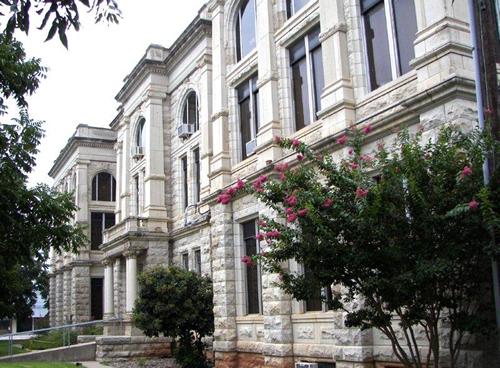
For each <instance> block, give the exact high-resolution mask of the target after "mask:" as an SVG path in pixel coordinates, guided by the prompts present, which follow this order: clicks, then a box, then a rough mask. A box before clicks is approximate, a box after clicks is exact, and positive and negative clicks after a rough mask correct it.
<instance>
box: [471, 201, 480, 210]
mask: <svg viewBox="0 0 500 368" xmlns="http://www.w3.org/2000/svg"><path fill="white" fill-rule="evenodd" d="M469 208H470V209H471V210H477V209H478V208H479V202H478V201H476V200H475V199H472V201H470V202H469Z"/></svg>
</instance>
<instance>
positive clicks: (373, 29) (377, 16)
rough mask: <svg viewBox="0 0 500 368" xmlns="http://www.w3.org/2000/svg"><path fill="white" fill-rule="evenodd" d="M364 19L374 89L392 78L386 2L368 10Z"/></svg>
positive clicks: (371, 83) (371, 81) (371, 84)
mask: <svg viewBox="0 0 500 368" xmlns="http://www.w3.org/2000/svg"><path fill="white" fill-rule="evenodd" d="M364 20H365V37H366V51H367V57H368V67H369V72H370V87H371V89H372V90H374V89H376V88H378V87H380V86H382V85H384V84H385V83H387V82H390V81H391V80H392V72H391V59H390V54H389V41H388V37H387V24H386V18H385V6H384V3H383V2H381V3H379V4H377V5H375V6H374V7H373V8H371V9H370V10H368V11H367V12H366V13H365V14H364Z"/></svg>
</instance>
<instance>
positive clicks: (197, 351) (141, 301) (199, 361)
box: [133, 267, 214, 368]
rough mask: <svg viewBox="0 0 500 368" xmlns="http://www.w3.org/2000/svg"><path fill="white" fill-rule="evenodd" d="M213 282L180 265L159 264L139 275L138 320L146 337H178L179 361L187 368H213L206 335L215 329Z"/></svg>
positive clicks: (137, 323) (176, 338)
mask: <svg viewBox="0 0 500 368" xmlns="http://www.w3.org/2000/svg"><path fill="white" fill-rule="evenodd" d="M212 299H213V292H212V282H211V280H210V279H209V278H207V277H205V276H199V275H197V274H196V273H194V272H191V271H186V270H183V269H180V268H177V267H169V268H164V267H157V268H153V269H151V270H148V271H145V272H144V273H142V274H141V275H140V276H139V295H138V298H137V300H136V304H135V308H134V316H133V319H134V323H135V325H136V326H137V327H138V328H140V329H141V330H143V332H144V334H146V336H150V337H151V336H159V335H160V334H163V335H165V336H169V337H171V338H172V339H174V342H173V352H174V357H175V359H176V361H177V363H178V364H179V365H180V366H181V367H185V368H188V367H189V368H204V367H209V366H210V365H209V363H208V362H207V360H206V357H205V354H204V348H205V343H204V342H203V340H202V339H203V338H204V337H205V336H211V335H212V334H213V331H214V314H213V300H212Z"/></svg>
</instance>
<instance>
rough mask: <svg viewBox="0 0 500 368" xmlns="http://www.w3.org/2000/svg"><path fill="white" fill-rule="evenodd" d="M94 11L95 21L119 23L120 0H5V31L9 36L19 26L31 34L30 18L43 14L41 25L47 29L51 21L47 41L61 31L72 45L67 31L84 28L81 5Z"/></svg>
mask: <svg viewBox="0 0 500 368" xmlns="http://www.w3.org/2000/svg"><path fill="white" fill-rule="evenodd" d="M82 8H83V9H85V10H87V11H88V12H93V13H94V15H95V21H96V22H100V21H101V20H106V21H107V22H109V23H118V20H119V17H120V15H121V12H120V9H119V8H118V3H117V1H116V0H92V1H90V0H51V1H46V0H1V1H0V16H6V17H8V20H7V22H6V24H5V29H4V30H3V32H4V34H5V35H6V36H7V38H8V39H10V38H11V36H12V35H13V33H14V30H16V29H19V30H20V31H22V32H25V33H26V34H28V32H29V29H30V18H32V17H33V16H34V14H33V13H35V14H36V16H40V17H41V20H40V24H39V26H38V29H44V28H45V27H46V26H47V24H49V23H51V26H50V28H49V31H48V33H47V39H46V41H48V40H50V39H52V38H53V37H54V35H55V34H56V32H57V34H58V36H59V40H60V41H61V43H62V44H63V45H64V46H65V47H68V38H67V36H66V31H67V30H70V29H71V28H74V29H75V30H76V31H78V30H79V29H80V12H81V9H82Z"/></svg>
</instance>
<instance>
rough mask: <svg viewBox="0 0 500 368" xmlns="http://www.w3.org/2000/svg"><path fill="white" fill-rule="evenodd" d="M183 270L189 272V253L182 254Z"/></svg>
mask: <svg viewBox="0 0 500 368" xmlns="http://www.w3.org/2000/svg"><path fill="white" fill-rule="evenodd" d="M182 268H184V269H185V270H186V271H187V270H189V254H187V253H183V254H182Z"/></svg>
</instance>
